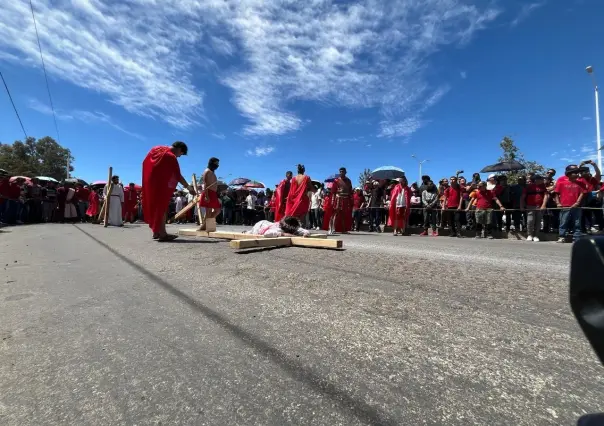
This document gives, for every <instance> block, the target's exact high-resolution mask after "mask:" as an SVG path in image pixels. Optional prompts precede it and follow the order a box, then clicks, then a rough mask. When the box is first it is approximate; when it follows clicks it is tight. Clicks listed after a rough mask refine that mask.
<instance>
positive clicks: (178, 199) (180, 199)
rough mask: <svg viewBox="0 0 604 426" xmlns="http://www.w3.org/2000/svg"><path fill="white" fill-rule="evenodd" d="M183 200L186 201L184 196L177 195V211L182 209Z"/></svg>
mask: <svg viewBox="0 0 604 426" xmlns="http://www.w3.org/2000/svg"><path fill="white" fill-rule="evenodd" d="M183 201H184V197H176V211H177V212H179V211H181V210H182V204H183Z"/></svg>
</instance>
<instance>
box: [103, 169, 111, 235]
mask: <svg viewBox="0 0 604 426" xmlns="http://www.w3.org/2000/svg"><path fill="white" fill-rule="evenodd" d="M112 177H113V167H109V178H108V179H107V195H105V203H104V204H105V211H104V212H103V213H104V214H103V226H104V227H105V228H107V226H109V223H108V222H109V207H110V203H111V191H112V190H113V182H112V181H111V178H112Z"/></svg>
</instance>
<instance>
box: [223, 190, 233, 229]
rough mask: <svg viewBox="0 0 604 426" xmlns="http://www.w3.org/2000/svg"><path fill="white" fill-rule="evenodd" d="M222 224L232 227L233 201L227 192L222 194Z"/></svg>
mask: <svg viewBox="0 0 604 426" xmlns="http://www.w3.org/2000/svg"><path fill="white" fill-rule="evenodd" d="M221 202H222V223H223V225H233V210H234V208H235V200H233V197H232V196H231V194H230V193H229V192H225V193H224V194H222V199H221Z"/></svg>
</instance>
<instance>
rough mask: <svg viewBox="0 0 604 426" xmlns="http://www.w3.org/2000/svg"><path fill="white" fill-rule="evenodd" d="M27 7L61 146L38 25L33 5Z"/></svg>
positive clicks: (30, 3)
mask: <svg viewBox="0 0 604 426" xmlns="http://www.w3.org/2000/svg"><path fill="white" fill-rule="evenodd" d="M29 7H30V9H31V17H32V19H33V20H34V28H35V29H36V39H37V40H38V50H39V51H40V60H41V61H42V70H43V71H44V79H45V80H46V91H47V92H48V99H49V101H50V109H51V110H52V117H53V119H54V122H55V130H56V131H57V142H59V145H60V144H61V136H60V134H59V125H58V124H57V115H56V114H55V107H54V105H53V103H52V96H51V94H50V85H49V84H48V75H47V74H46V65H45V63H44V55H43V54H42V44H41V43H40V35H39V34H38V25H37V24H36V16H35V14H34V5H33V3H32V1H31V0H29Z"/></svg>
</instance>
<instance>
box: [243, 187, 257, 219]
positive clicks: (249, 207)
mask: <svg viewBox="0 0 604 426" xmlns="http://www.w3.org/2000/svg"><path fill="white" fill-rule="evenodd" d="M257 199H258V198H257V197H256V195H255V194H254V192H250V193H249V194H248V195H247V197H245V204H246V209H245V213H244V218H243V219H244V220H245V223H244V225H253V224H254V223H255V221H254V218H255V216H256V200H257Z"/></svg>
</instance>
